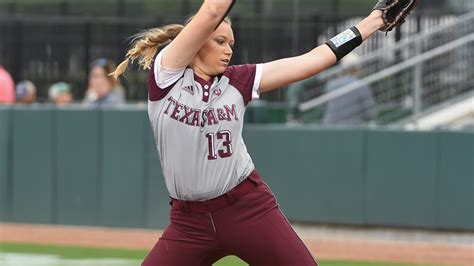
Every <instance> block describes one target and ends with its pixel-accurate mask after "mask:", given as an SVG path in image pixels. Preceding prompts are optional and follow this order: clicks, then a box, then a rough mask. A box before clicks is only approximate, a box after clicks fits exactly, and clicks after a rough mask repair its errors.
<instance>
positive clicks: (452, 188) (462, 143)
mask: <svg viewBox="0 0 474 266" xmlns="http://www.w3.org/2000/svg"><path fill="white" fill-rule="evenodd" d="M438 145H439V146H438V149H439V153H438V154H439V157H438V167H439V175H438V182H437V190H436V195H437V206H439V209H438V213H437V223H438V227H441V228H458V229H470V230H474V134H473V133H440V134H439V136H438Z"/></svg>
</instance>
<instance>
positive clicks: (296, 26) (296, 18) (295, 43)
mask: <svg viewBox="0 0 474 266" xmlns="http://www.w3.org/2000/svg"><path fill="white" fill-rule="evenodd" d="M292 24H293V30H292V32H293V37H292V42H291V51H292V54H293V55H295V54H296V53H298V50H299V46H300V45H299V44H300V0H294V1H293V23H292Z"/></svg>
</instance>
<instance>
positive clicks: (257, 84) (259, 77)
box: [252, 64, 263, 100]
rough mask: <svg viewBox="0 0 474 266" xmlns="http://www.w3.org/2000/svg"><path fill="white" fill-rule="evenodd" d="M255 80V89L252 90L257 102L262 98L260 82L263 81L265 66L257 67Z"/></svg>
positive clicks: (253, 97) (259, 65)
mask: <svg viewBox="0 0 474 266" xmlns="http://www.w3.org/2000/svg"><path fill="white" fill-rule="evenodd" d="M255 67H256V69H255V78H254V80H253V88H252V100H257V99H259V98H260V92H259V90H258V89H259V88H260V81H261V80H262V71H263V64H257V65H255Z"/></svg>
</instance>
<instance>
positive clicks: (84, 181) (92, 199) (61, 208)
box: [56, 110, 101, 225]
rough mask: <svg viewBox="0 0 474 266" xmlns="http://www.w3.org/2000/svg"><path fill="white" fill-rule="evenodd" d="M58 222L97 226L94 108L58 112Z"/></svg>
mask: <svg viewBox="0 0 474 266" xmlns="http://www.w3.org/2000/svg"><path fill="white" fill-rule="evenodd" d="M56 117H57V123H56V125H57V126H56V136H57V139H56V141H57V145H56V162H57V192H58V194H57V222H58V223H60V224H77V225H96V224H98V222H99V220H98V213H99V206H98V202H99V194H98V193H99V182H98V181H99V165H100V158H99V151H100V141H101V139H99V136H100V131H99V122H100V121H99V116H98V111H95V110H89V111H87V110H61V111H57V114H56Z"/></svg>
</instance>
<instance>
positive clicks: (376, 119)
mask: <svg viewBox="0 0 474 266" xmlns="http://www.w3.org/2000/svg"><path fill="white" fill-rule="evenodd" d="M473 36H474V13H470V14H467V15H465V16H462V17H460V18H458V19H455V20H453V21H452V22H451V23H447V24H444V25H443V26H439V27H435V28H433V29H432V30H429V31H427V32H425V33H422V34H420V35H416V36H414V37H411V38H407V39H405V40H403V41H401V42H399V43H395V44H391V45H389V46H387V47H386V48H383V49H380V50H378V51H376V52H374V53H371V54H368V55H366V56H364V57H361V58H359V60H356V62H349V63H348V64H341V65H339V66H337V67H335V68H333V69H330V70H328V71H326V72H323V73H321V74H320V75H317V76H315V77H314V78H312V79H310V80H307V81H305V82H303V83H299V84H295V85H294V86H292V87H290V88H289V91H290V92H291V93H292V94H293V95H299V97H300V98H299V101H295V100H293V111H294V117H293V118H294V119H297V120H300V121H303V122H311V123H329V124H333V123H337V124H353V123H357V124H367V123H376V124H389V123H394V122H397V121H399V120H401V119H406V118H407V117H410V116H419V115H420V114H422V113H423V112H426V111H428V110H430V109H432V108H434V107H436V106H438V105H439V104H441V103H444V102H447V101H451V100H454V99H456V98H457V97H462V95H464V94H465V93H468V92H470V91H473V90H474V70H473V68H472V65H473V64H474V41H473ZM296 102H300V103H299V104H295V103H296Z"/></svg>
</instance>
